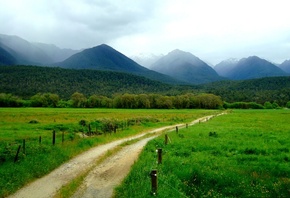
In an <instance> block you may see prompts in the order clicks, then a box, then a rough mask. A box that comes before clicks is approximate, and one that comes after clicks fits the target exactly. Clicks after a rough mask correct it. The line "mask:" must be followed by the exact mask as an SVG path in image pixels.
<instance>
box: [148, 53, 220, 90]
mask: <svg viewBox="0 0 290 198" xmlns="http://www.w3.org/2000/svg"><path fill="white" fill-rule="evenodd" d="M151 69H152V70H155V71H157V72H160V73H163V74H166V75H169V76H171V77H173V78H176V79H179V80H182V81H185V82H187V83H190V84H202V83H207V82H213V81H218V80H222V79H223V78H221V77H220V76H219V75H218V74H217V73H216V71H214V70H213V69H212V68H211V67H210V66H208V65H207V64H206V63H205V62H203V61H202V60H200V59H199V58H197V57H196V56H194V55H193V54H191V53H189V52H184V51H181V50H174V51H172V52H170V53H168V54H167V55H166V56H163V57H162V58H160V59H159V60H158V61H157V62H155V63H154V64H152V66H151Z"/></svg>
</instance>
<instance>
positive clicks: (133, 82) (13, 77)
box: [0, 66, 176, 99]
mask: <svg viewBox="0 0 290 198" xmlns="http://www.w3.org/2000/svg"><path fill="white" fill-rule="evenodd" d="M175 91H176V88H174V87H173V86H170V85H167V84H163V83H161V82H157V81H152V80H150V79H147V78H145V77H141V76H136V75H132V74H127V73H121V72H112V71H98V70H84V69H83V70H75V69H63V68H57V67H38V66H1V67H0V93H11V94H13V95H17V96H21V97H24V98H29V97H31V96H33V95H35V94H37V93H47V92H50V93H55V94H58V95H59V96H60V97H61V98H64V99H68V98H69V97H70V96H71V95H72V94H73V93H74V92H81V93H83V94H85V95H87V96H90V95H93V94H99V95H104V96H111V95H113V94H117V93H134V94H140V93H165V92H166V93H174V92H175Z"/></svg>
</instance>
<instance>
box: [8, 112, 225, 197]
mask: <svg viewBox="0 0 290 198" xmlns="http://www.w3.org/2000/svg"><path fill="white" fill-rule="evenodd" d="M220 115H221V114H220ZM212 117H213V116H206V117H203V118H199V119H197V120H194V121H193V122H191V123H190V124H189V125H193V124H196V123H199V122H205V121H207V120H209V119H210V118H212ZM176 126H178V127H185V124H179V125H174V126H166V127H162V128H158V129H155V130H151V131H149V132H145V133H142V134H140V135H136V136H133V137H130V138H125V139H121V140H117V141H114V142H111V143H107V144H104V145H100V146H97V147H95V148H92V149H90V150H88V151H86V152H84V153H82V154H81V155H79V156H77V157H75V158H73V159H71V160H70V161H68V162H67V163H65V164H63V165H61V166H60V167H59V168H57V169H55V170H54V171H52V172H51V173H49V174H48V175H46V176H44V177H42V178H40V179H38V180H36V181H34V182H32V183H30V184H28V185H27V186H25V187H23V188H22V189H20V190H19V191H17V192H16V193H15V194H13V195H11V196H9V197H15V198H26V197H27V198H48V197H53V196H54V195H55V194H56V193H57V191H58V190H59V189H60V188H61V187H62V186H63V185H66V184H68V183H69V182H70V181H71V180H72V179H74V178H75V177H77V176H78V175H80V174H81V173H82V172H83V170H87V169H88V168H93V166H94V164H95V162H96V160H98V159H99V158H100V157H101V156H102V155H103V154H104V153H106V152H107V151H108V150H110V149H113V148H115V147H116V146H118V145H120V144H122V143H124V142H126V141H130V140H133V139H137V138H140V137H142V136H144V135H146V134H148V133H156V134H155V135H154V136H151V137H149V138H143V139H142V140H140V141H138V142H136V143H134V144H132V145H130V146H126V147H124V148H123V149H122V150H121V151H119V152H117V153H116V154H115V155H113V156H111V157H109V158H108V159H106V160H105V161H104V162H103V163H101V164H100V165H98V166H97V167H95V168H93V170H92V171H91V172H90V173H89V174H88V176H87V177H86V178H85V181H84V183H83V185H82V186H81V187H80V189H79V190H78V191H77V193H76V194H75V195H74V196H73V197H102V198H103V197H111V196H112V193H113V189H114V187H115V186H116V185H117V184H118V183H120V182H121V181H122V179H123V178H124V177H125V176H126V175H127V174H128V173H129V171H130V168H131V166H132V164H133V163H134V161H136V160H137V159H138V156H139V153H140V152H141V150H142V148H143V147H144V146H145V145H146V143H147V142H148V141H149V140H151V139H153V138H155V137H156V136H158V135H159V134H160V132H162V131H164V130H175V127H176Z"/></svg>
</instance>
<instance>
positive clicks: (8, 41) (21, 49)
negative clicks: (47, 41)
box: [0, 34, 53, 64]
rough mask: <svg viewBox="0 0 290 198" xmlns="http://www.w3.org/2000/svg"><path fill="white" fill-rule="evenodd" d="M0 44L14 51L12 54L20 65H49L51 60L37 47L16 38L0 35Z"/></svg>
mask: <svg viewBox="0 0 290 198" xmlns="http://www.w3.org/2000/svg"><path fill="white" fill-rule="evenodd" d="M0 42H1V43H2V44H4V45H5V46H7V47H9V48H10V49H12V50H13V51H14V53H13V54H12V55H13V56H14V57H15V58H16V59H17V60H18V62H19V63H20V62H21V63H22V64H42V63H51V62H53V60H52V59H51V58H50V57H49V56H48V55H47V54H45V53H44V52H43V51H42V50H40V49H39V48H38V47H36V46H34V45H33V44H31V43H30V42H28V41H26V40H24V39H22V38H20V37H18V36H8V35H3V34H0Z"/></svg>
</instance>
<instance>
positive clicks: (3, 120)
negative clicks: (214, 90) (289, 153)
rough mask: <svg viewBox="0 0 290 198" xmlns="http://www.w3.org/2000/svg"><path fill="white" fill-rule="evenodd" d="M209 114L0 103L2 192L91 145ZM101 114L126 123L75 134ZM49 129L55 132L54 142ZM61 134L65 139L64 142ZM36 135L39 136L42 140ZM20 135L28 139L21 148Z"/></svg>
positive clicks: (99, 117) (2, 194)
mask: <svg viewBox="0 0 290 198" xmlns="http://www.w3.org/2000/svg"><path fill="white" fill-rule="evenodd" d="M213 113H216V111H210V110H123V109H50V108H0V176H1V177H0V197H5V196H7V195H9V194H11V193H13V192H15V191H16V190H17V189H19V188H20V187H22V186H23V185H25V184H26V183H28V182H31V181H33V180H35V179H37V178H40V177H42V176H43V175H45V174H47V173H49V172H50V171H52V170H53V169H55V168H56V167H58V166H60V165H61V164H62V163H64V162H65V161H67V160H69V159H71V158H72V157H74V156H76V155H78V154H80V153H81V152H83V151H85V150H88V149H89V148H92V147H94V146H97V145H100V144H104V143H107V142H110V141H114V140H116V139H120V138H124V137H128V136H132V135H135V134H138V133H140V132H144V131H146V130H149V129H152V128H156V127H160V126H164V125H170V124H175V123H180V122H187V121H191V120H193V119H196V118H198V117H202V116H205V115H209V114H213ZM140 118H142V119H140ZM147 118H150V119H147ZM99 119H106V120H113V121H116V120H117V121H118V122H121V123H122V122H124V123H126V124H125V127H123V128H122V129H121V128H118V130H117V131H116V133H111V135H109V134H107V135H104V134H103V135H97V136H92V137H89V138H82V135H80V136H79V134H82V133H83V132H86V130H87V127H84V126H81V125H80V124H79V122H80V121H81V120H85V121H86V122H87V123H93V122H95V121H96V120H99ZM152 120H156V121H154V122H153V121H152ZM30 121H36V122H33V123H31V122H30ZM143 121H144V122H143ZM53 130H55V131H56V144H55V145H54V146H52V131H53ZM62 134H64V139H65V141H64V142H63V143H62ZM39 136H41V137H42V141H41V143H39ZM23 139H25V142H26V145H25V152H24V150H23ZM19 145H21V146H22V148H21V150H20V155H19V157H18V160H17V162H16V163H14V162H13V161H14V156H15V154H16V151H17V148H18V146H19Z"/></svg>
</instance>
